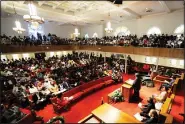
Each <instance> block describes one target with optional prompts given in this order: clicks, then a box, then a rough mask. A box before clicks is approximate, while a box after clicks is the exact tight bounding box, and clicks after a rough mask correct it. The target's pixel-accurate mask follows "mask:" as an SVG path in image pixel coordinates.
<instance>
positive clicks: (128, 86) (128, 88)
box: [121, 79, 134, 102]
mask: <svg viewBox="0 0 185 124" xmlns="http://www.w3.org/2000/svg"><path fill="white" fill-rule="evenodd" d="M133 82H134V80H131V79H129V80H127V81H125V83H124V84H123V85H122V86H121V90H122V95H123V97H124V100H125V101H126V102H130V99H131V97H132V94H133V88H132V85H133Z"/></svg>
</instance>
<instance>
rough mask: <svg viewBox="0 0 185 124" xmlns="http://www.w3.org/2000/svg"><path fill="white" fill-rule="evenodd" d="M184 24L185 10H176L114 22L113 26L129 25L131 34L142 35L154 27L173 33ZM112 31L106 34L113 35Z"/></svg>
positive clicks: (114, 27) (115, 27) (114, 28)
mask: <svg viewBox="0 0 185 124" xmlns="http://www.w3.org/2000/svg"><path fill="white" fill-rule="evenodd" d="M181 24H184V11H183V10H182V11H176V12H172V13H169V14H161V15H155V16H154V15H153V16H146V17H142V18H140V19H134V20H126V21H123V22H122V23H120V24H113V23H112V28H113V30H114V31H115V30H116V29H117V28H118V27H127V28H128V29H129V30H130V32H131V34H137V35H138V36H142V35H143V34H147V32H148V30H149V29H150V28H151V27H153V26H156V27H159V28H160V30H161V32H162V33H167V34H173V32H174V30H175V29H176V28H177V27H178V26H180V25H181ZM114 31H113V32H112V33H109V34H108V33H106V36H113V35H114Z"/></svg>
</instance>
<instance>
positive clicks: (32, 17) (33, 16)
mask: <svg viewBox="0 0 185 124" xmlns="http://www.w3.org/2000/svg"><path fill="white" fill-rule="evenodd" d="M28 7H29V12H30V14H29V15H24V16H23V19H24V20H25V21H26V22H30V23H31V28H33V29H37V28H38V26H39V24H43V23H44V18H41V17H39V16H38V15H37V11H36V7H35V5H34V4H32V3H29V4H28Z"/></svg>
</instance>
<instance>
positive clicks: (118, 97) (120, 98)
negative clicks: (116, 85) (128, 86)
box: [111, 90, 124, 102]
mask: <svg viewBox="0 0 185 124" xmlns="http://www.w3.org/2000/svg"><path fill="white" fill-rule="evenodd" d="M111 99H112V100H113V101H114V102H122V101H124V98H123V95H122V93H121V91H120V90H117V91H115V92H114V94H113V95H112V97H111Z"/></svg>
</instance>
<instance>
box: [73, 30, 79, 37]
mask: <svg viewBox="0 0 185 124" xmlns="http://www.w3.org/2000/svg"><path fill="white" fill-rule="evenodd" d="M74 35H75V36H76V37H78V36H79V35H80V33H79V32H78V28H75V33H74Z"/></svg>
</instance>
